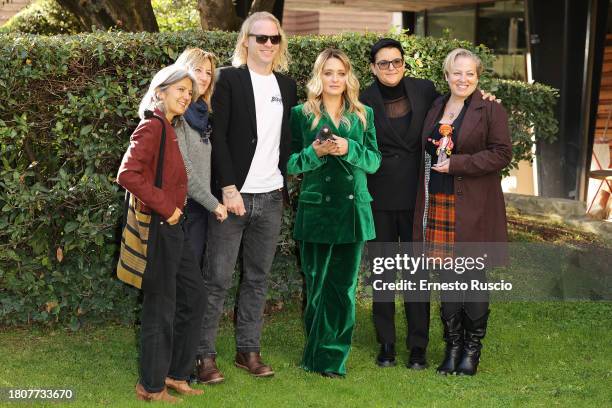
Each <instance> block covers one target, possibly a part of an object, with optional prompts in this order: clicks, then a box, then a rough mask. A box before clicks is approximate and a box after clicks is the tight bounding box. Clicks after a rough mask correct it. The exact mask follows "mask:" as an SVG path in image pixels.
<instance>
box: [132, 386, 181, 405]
mask: <svg viewBox="0 0 612 408" xmlns="http://www.w3.org/2000/svg"><path fill="white" fill-rule="evenodd" d="M136 398H137V399H138V400H140V401H163V402H167V403H170V404H176V403H178V402H183V400H182V399H180V398H176V397H173V396H172V395H170V394H168V390H167V389H166V388H165V387H164V389H163V390H161V391H160V392H148V391H147V390H145V389H144V387H143V386H142V384H140V383H138V384H136Z"/></svg>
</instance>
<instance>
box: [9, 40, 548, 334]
mask: <svg viewBox="0 0 612 408" xmlns="http://www.w3.org/2000/svg"><path fill="white" fill-rule="evenodd" d="M398 38H399V39H400V40H401V41H402V42H403V43H404V45H405V47H406V50H407V51H408V54H407V56H406V60H407V64H408V66H409V69H408V73H409V74H410V75H414V76H418V77H421V78H429V79H432V80H434V81H435V82H436V84H437V85H438V86H439V88H440V90H441V91H444V87H445V83H444V82H443V80H442V74H441V62H442V60H443V58H444V56H445V55H446V53H447V52H448V51H449V50H451V49H452V48H455V47H457V46H463V47H466V48H470V49H472V50H474V51H475V52H477V53H478V54H479V55H480V56H481V57H482V58H483V61H485V63H488V62H490V61H491V58H492V56H491V55H490V53H489V51H488V50H487V49H485V48H484V47H473V46H471V45H470V44H468V43H464V42H458V41H449V40H436V39H432V38H418V37H414V36H411V37H406V36H398ZM235 39H236V34H235V33H225V32H201V31H186V32H180V33H160V34H149V33H137V34H129V33H121V32H111V33H106V32H95V33H93V34H82V35H76V36H55V37H45V36H34V35H14V34H13V35H9V34H0V44H1V45H0V157H1V168H0V187H1V188H0V323H1V324H30V323H41V324H48V325H51V324H62V325H69V326H70V327H72V328H73V329H76V328H78V327H79V325H80V324H81V323H82V322H94V323H95V322H99V321H105V320H119V321H123V322H132V321H133V320H134V317H135V313H136V311H137V309H138V302H137V296H138V291H137V290H135V289H132V288H131V287H128V286H127V285H124V284H122V283H121V282H119V281H118V280H117V279H116V278H115V277H114V275H115V271H114V268H115V264H116V257H117V237H118V232H119V222H120V218H121V211H122V205H121V204H122V198H123V193H122V192H121V191H120V189H119V186H118V185H117V184H116V183H115V176H116V172H117V168H118V165H119V161H120V159H121V157H122V154H123V153H124V151H125V148H126V146H127V144H128V140H129V136H130V134H131V132H132V130H133V129H134V128H135V126H136V125H137V123H138V119H137V113H136V110H137V105H138V102H139V99H140V97H141V96H142V94H143V93H144V92H145V90H146V87H147V86H148V83H149V81H150V79H151V77H152V74H153V73H154V72H155V71H157V70H158V69H160V68H161V67H163V66H165V65H167V64H170V63H172V62H173V60H174V59H175V58H176V57H177V56H178V54H179V53H180V52H181V51H182V50H183V49H184V48H185V47H187V46H198V47H202V48H204V49H206V50H210V51H213V52H215V53H216V54H217V55H218V57H219V59H220V61H221V62H222V63H225V62H227V61H229V58H230V55H231V51H232V49H233V45H234V41H235ZM376 39H377V37H376V36H375V35H355V34H345V35H340V36H304V37H293V38H291V40H290V51H291V55H292V57H293V61H292V64H291V70H290V72H289V74H290V75H291V76H292V77H294V78H295V79H296V80H297V81H298V82H299V89H300V90H301V92H302V96H303V95H304V93H303V92H304V84H305V81H306V79H307V77H308V76H309V75H310V71H311V69H312V64H313V62H314V60H315V57H316V55H317V54H318V53H319V52H320V51H321V50H322V49H323V48H325V47H329V46H334V47H338V48H341V49H343V50H345V51H346V52H347V53H348V54H349V56H350V58H351V60H352V61H353V63H354V65H355V67H356V70H357V74H358V76H359V78H360V79H361V84H362V87H364V86H366V85H367V84H368V83H369V82H370V81H371V74H370V73H369V72H368V60H367V56H368V51H369V47H370V45H371V44H372V43H373V42H374V41H375V40H376ZM482 83H483V88H484V89H488V90H491V91H494V93H495V94H496V95H497V96H498V97H500V98H502V99H503V100H504V104H505V106H506V108H507V109H508V110H509V112H510V113H511V126H512V131H513V138H514V143H515V153H517V157H516V158H519V157H523V156H525V155H526V154H527V152H528V151H529V148H530V146H531V142H530V141H529V140H530V138H531V136H532V134H531V133H530V130H531V129H535V136H536V138H537V139H545V140H550V139H552V138H553V137H554V133H555V132H556V123H555V120H554V115H553V108H554V104H555V98H556V91H555V90H553V89H551V88H548V87H545V86H542V85H528V84H523V83H518V82H511V81H497V80H492V79H491V78H490V74H489V73H486V74H485V75H484V76H483V78H482ZM527 141H529V143H528V144H527ZM292 218H293V216H292V213H291V210H287V212H286V214H285V218H284V225H283V231H282V237H281V242H280V243H279V251H278V255H277V258H276V261H275V264H274V268H273V271H272V273H271V277H270V294H269V298H270V300H272V301H281V300H283V299H284V298H286V297H288V296H292V295H293V294H295V293H297V292H299V290H300V289H301V278H300V276H299V274H298V272H297V271H296V268H295V257H294V248H295V246H294V243H293V240H292V239H291V222H292Z"/></svg>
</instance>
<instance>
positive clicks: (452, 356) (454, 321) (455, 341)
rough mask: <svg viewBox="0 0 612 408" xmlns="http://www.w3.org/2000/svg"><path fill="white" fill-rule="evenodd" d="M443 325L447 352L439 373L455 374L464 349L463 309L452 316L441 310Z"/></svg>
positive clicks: (438, 370)
mask: <svg viewBox="0 0 612 408" xmlns="http://www.w3.org/2000/svg"><path fill="white" fill-rule="evenodd" d="M440 317H441V318H442V325H443V326H444V341H446V352H445V353H444V360H443V361H442V364H440V366H439V367H438V369H437V370H436V371H437V372H438V374H443V375H447V374H454V373H455V372H456V371H457V365H458V364H459V361H460V360H461V353H462V351H463V326H462V320H463V310H460V311H458V312H456V313H455V314H453V315H451V316H448V317H446V316H444V314H443V313H442V311H440Z"/></svg>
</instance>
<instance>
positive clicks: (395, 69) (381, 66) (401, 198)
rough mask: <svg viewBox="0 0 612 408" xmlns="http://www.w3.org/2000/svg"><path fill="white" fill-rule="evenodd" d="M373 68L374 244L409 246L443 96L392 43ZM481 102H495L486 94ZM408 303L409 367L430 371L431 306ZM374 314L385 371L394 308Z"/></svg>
mask: <svg viewBox="0 0 612 408" xmlns="http://www.w3.org/2000/svg"><path fill="white" fill-rule="evenodd" d="M370 69H371V71H372V73H373V74H374V76H375V79H374V82H372V84H371V85H370V86H368V87H367V88H366V89H364V90H363V91H362V93H361V95H360V97H359V99H360V100H361V102H362V103H364V104H365V105H368V106H370V107H371V108H372V109H373V110H374V125H375V127H376V139H377V142H378V148H379V150H380V152H381V154H382V163H381V165H380V168H379V169H378V171H377V172H376V173H374V174H371V175H368V189H369V190H370V194H371V195H372V197H373V199H374V201H372V212H373V215H374V226H375V228H376V239H375V240H374V241H376V242H393V243H398V242H411V241H412V228H413V217H414V207H415V201H416V195H417V183H418V177H419V171H420V168H421V132H422V130H423V124H424V122H425V117H426V115H427V112H428V110H429V108H430V106H431V105H432V103H433V102H434V100H435V99H436V98H437V97H438V96H440V94H439V93H438V91H437V90H436V88H435V86H434V84H433V82H431V81H429V80H426V79H418V78H412V77H409V76H404V74H405V63H404V49H403V48H402V45H401V44H400V42H399V41H397V40H394V39H392V38H382V39H380V40H379V41H377V42H376V43H375V44H374V45H373V46H372V48H371V50H370ZM482 97H483V99H489V100H496V99H495V96H494V95H491V94H489V93H486V92H483V93H482ZM498 102H499V101H498ZM398 248H399V247H398ZM419 273H421V274H422V273H426V272H424V271H419ZM383 279H384V280H386V281H389V282H391V281H395V276H394V273H386V276H384V277H383ZM425 297H426V298H427V296H425ZM405 300H406V301H405V302H404V311H405V314H406V319H407V323H408V336H407V338H406V345H407V347H408V349H409V350H410V357H409V360H408V362H407V364H406V366H407V367H408V368H411V369H415V370H421V369H424V368H426V367H427V359H426V354H425V352H426V349H427V343H428V341H429V316H430V314H429V301H424V299H423V297H422V296H421V297H420V298H418V299H410V298H407V299H405ZM372 314H373V318H374V327H375V329H376V337H377V340H378V343H379V344H380V351H379V353H378V356H377V357H376V363H377V364H378V365H379V366H381V367H388V366H394V365H395V364H396V363H395V303H394V302H390V301H381V302H377V301H374V302H373V304H372Z"/></svg>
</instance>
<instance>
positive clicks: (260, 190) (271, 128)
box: [197, 12, 297, 384]
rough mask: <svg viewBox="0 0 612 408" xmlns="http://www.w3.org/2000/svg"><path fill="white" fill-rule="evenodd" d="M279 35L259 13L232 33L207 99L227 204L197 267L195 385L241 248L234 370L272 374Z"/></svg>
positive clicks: (282, 38)
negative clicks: (268, 315) (269, 323)
mask: <svg viewBox="0 0 612 408" xmlns="http://www.w3.org/2000/svg"><path fill="white" fill-rule="evenodd" d="M288 61H289V58H288V52H287V37H286V35H285V33H284V32H283V30H282V29H281V26H280V23H279V21H278V19H276V17H274V16H273V15H272V14H270V13H267V12H258V13H254V14H252V15H251V16H249V17H248V18H247V19H246V20H245V21H244V23H243V24H242V28H241V30H240V34H239V35H238V41H237V43H236V49H235V51H234V56H233V60H232V65H233V67H228V68H224V69H221V70H220V72H219V76H218V80H217V83H216V87H215V92H214V94H213V97H212V108H213V111H214V112H215V117H214V121H213V136H212V147H213V148H212V158H213V188H214V189H215V191H216V194H217V196H218V197H219V199H220V200H221V201H222V202H223V204H224V205H225V206H227V211H228V213H229V216H228V218H227V219H226V220H225V222H223V223H217V222H211V223H209V225H210V227H209V232H208V250H207V253H206V256H205V258H206V261H205V265H206V266H205V268H204V285H205V288H206V306H205V310H204V318H203V323H202V336H201V341H200V347H199V349H198V353H199V358H198V361H199V364H198V367H197V374H198V381H199V382H201V383H206V384H214V383H219V382H222V381H223V380H224V377H223V374H221V372H220V371H219V369H218V368H217V365H216V360H215V357H216V352H215V340H216V337H217V330H218V326H219V320H220V318H221V315H222V313H223V304H224V302H225V298H226V296H227V291H228V289H229V288H230V287H231V285H232V275H233V272H234V268H235V266H236V260H237V257H238V253H239V249H240V247H241V246H242V266H243V268H242V278H241V280H240V287H239V291H238V296H237V301H236V302H237V305H236V311H237V313H236V349H237V350H236V351H237V353H236V357H235V362H234V363H235V365H236V366H237V367H239V368H242V369H244V370H246V371H248V372H249V373H250V374H252V375H254V376H257V377H269V376H272V375H274V371H273V370H272V368H271V367H270V366H269V365H267V364H265V363H263V362H262V360H261V356H260V338H261V330H262V326H263V311H264V306H265V301H266V289H267V275H268V272H269V270H270V268H271V266H272V261H273V259H274V253H275V251H276V244H277V242H278V237H279V233H280V227H281V220H282V212H283V201H284V197H285V195H286V193H285V191H284V186H285V185H286V183H285V174H286V167H287V158H288V156H289V149H290V142H291V134H290V129H289V112H290V109H291V107H292V106H294V105H295V104H296V103H297V92H296V85H295V82H294V81H293V80H292V79H291V78H289V77H287V76H285V75H283V74H280V73H279V72H278V71H285V70H286V69H287V65H288Z"/></svg>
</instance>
